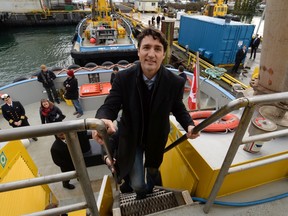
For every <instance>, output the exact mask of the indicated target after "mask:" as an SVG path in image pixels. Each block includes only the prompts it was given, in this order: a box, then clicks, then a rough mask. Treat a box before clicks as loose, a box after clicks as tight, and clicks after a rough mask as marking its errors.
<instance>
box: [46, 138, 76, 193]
mask: <svg viewBox="0 0 288 216" xmlns="http://www.w3.org/2000/svg"><path fill="white" fill-rule="evenodd" d="M65 139H66V137H65V134H64V133H59V134H57V135H56V140H55V141H54V143H53V144H52V146H51V149H50V152H51V156H52V160H53V162H54V163H55V164H56V165H57V166H59V167H60V169H61V171H62V172H68V171H73V170H75V168H74V165H73V162H72V159H71V156H70V153H69V150H68V146H67V144H66V140H65ZM62 185H63V187H64V188H67V189H68V190H73V189H74V188H75V186H74V185H73V184H70V180H66V181H63V182H62Z"/></svg>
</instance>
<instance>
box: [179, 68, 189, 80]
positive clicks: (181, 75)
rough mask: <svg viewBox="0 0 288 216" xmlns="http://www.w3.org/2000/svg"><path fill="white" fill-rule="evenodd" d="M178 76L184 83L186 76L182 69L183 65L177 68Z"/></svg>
mask: <svg viewBox="0 0 288 216" xmlns="http://www.w3.org/2000/svg"><path fill="white" fill-rule="evenodd" d="M178 75H179V76H180V77H182V78H183V79H184V80H185V82H186V81H187V75H186V74H185V73H184V67H183V65H180V66H179V67H178Z"/></svg>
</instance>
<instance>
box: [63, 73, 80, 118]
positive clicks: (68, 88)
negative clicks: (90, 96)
mask: <svg viewBox="0 0 288 216" xmlns="http://www.w3.org/2000/svg"><path fill="white" fill-rule="evenodd" d="M67 76H68V77H67V79H66V80H65V81H64V83H63V85H64V87H65V94H64V97H65V99H68V100H71V101H72V103H73V106H74V108H75V110H76V111H75V112H74V113H73V115H77V116H76V117H77V118H79V117H81V116H82V115H83V109H82V107H81V104H80V101H79V90H78V80H77V79H76V77H75V75H74V71H73V70H68V71H67Z"/></svg>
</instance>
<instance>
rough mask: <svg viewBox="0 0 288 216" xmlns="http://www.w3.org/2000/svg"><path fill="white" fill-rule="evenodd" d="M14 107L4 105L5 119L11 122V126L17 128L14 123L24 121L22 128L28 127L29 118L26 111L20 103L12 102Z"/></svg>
mask: <svg viewBox="0 0 288 216" xmlns="http://www.w3.org/2000/svg"><path fill="white" fill-rule="evenodd" d="M12 105H13V107H11V106H9V105H8V104H6V103H5V104H4V105H2V113H3V116H4V118H5V119H6V120H7V121H8V122H9V125H11V126H12V127H16V126H15V125H14V122H17V121H19V120H22V125H21V126H28V125H29V123H28V121H27V116H26V115H25V109H24V107H23V106H22V104H21V103H20V102H19V101H13V102H12Z"/></svg>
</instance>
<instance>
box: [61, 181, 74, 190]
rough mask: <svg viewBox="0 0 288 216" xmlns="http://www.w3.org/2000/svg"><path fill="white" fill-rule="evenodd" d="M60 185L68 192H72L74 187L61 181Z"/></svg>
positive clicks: (67, 182)
mask: <svg viewBox="0 0 288 216" xmlns="http://www.w3.org/2000/svg"><path fill="white" fill-rule="evenodd" d="M62 185H63V187H64V188H66V189H68V190H73V189H74V188H75V186H74V185H73V184H70V183H69V181H63V182H62Z"/></svg>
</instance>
